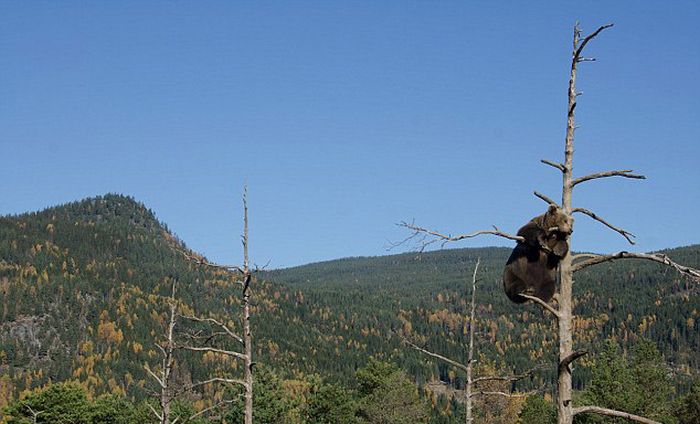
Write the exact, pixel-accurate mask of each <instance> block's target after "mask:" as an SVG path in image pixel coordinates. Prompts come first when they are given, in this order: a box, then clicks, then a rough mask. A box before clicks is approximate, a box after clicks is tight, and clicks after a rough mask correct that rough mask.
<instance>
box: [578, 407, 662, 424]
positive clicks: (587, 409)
mask: <svg viewBox="0 0 700 424" xmlns="http://www.w3.org/2000/svg"><path fill="white" fill-rule="evenodd" d="M572 413H573V415H578V414H586V413H593V414H600V415H607V416H609V417H622V418H627V419H628V420H632V421H636V422H638V423H644V424H661V423H660V422H658V421H654V420H650V419H649V418H644V417H640V416H639V415H634V414H630V413H628V412H622V411H616V410H614V409H607V408H601V407H600V406H580V407H578V408H574V409H573V410H572Z"/></svg>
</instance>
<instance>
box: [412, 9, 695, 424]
mask: <svg viewBox="0 0 700 424" xmlns="http://www.w3.org/2000/svg"><path fill="white" fill-rule="evenodd" d="M612 26H613V25H612V24H607V25H603V26H601V27H599V28H598V29H597V30H596V31H594V32H593V33H591V34H589V35H587V36H585V37H582V36H581V28H580V26H579V24H578V22H577V23H576V25H575V26H574V31H573V49H572V57H571V73H570V79H569V87H568V108H567V122H566V138H565V145H564V162H563V163H558V162H554V161H550V160H545V159H543V160H542V163H544V164H545V165H548V166H551V167H554V168H556V169H558V170H559V171H560V172H561V174H562V196H561V204H560V205H558V206H559V207H561V208H562V209H563V210H564V212H565V213H566V214H567V215H569V216H572V215H573V214H574V213H581V214H584V215H587V216H589V217H590V218H592V219H594V220H596V221H598V222H600V223H601V224H603V225H604V226H606V227H607V228H609V229H611V230H613V231H615V232H617V233H619V234H620V235H621V236H622V237H624V238H625V239H626V240H627V241H628V242H629V243H630V244H634V240H633V238H634V235H632V234H631V233H629V232H628V231H626V230H624V229H622V228H619V227H617V226H615V225H612V224H610V223H609V222H607V221H606V220H605V219H603V218H601V217H600V216H598V215H597V214H596V213H594V212H592V211H590V210H588V209H585V208H581V207H573V206H572V194H573V189H574V188H575V187H576V186H578V185H579V184H582V183H584V182H587V181H592V180H596V179H601V178H609V177H622V178H632V179H644V178H645V177H644V176H643V175H638V174H634V173H632V171H631V170H612V171H603V172H598V173H594V174H590V175H585V176H581V177H574V174H573V169H574V165H573V163H574V162H573V160H574V134H575V131H576V125H575V120H574V112H575V110H576V104H577V100H576V99H577V98H578V96H579V95H580V93H579V92H577V91H576V72H577V68H578V65H579V64H580V63H582V62H589V61H594V60H595V59H593V58H590V57H585V56H583V50H584V48H585V47H586V46H587V45H588V43H589V42H590V41H591V40H593V39H594V38H595V37H597V36H598V35H599V34H600V33H601V32H603V31H604V30H606V29H608V28H610V27H612ZM535 195H536V196H537V197H539V198H540V199H542V200H544V201H545V202H547V203H548V204H555V205H556V204H557V202H555V201H554V200H552V199H551V198H549V197H547V196H546V195H544V194H541V193H539V192H535ZM400 225H401V226H403V227H405V228H407V229H409V230H410V231H411V232H412V234H411V235H410V236H409V237H408V238H407V239H406V240H411V239H417V240H419V241H420V243H421V247H422V248H425V247H426V246H428V245H429V244H432V243H435V242H441V243H442V244H443V245H444V244H445V243H448V242H454V241H459V240H463V239H466V238H472V237H476V236H478V235H482V234H492V235H496V236H499V237H504V238H507V239H510V240H516V241H523V238H522V237H519V236H516V235H510V234H507V233H504V232H502V231H500V230H499V229H498V228H494V230H483V231H476V232H473V233H470V234H463V235H457V236H452V235H449V234H443V233H440V232H437V231H432V230H427V229H425V228H423V227H419V226H417V225H415V224H413V223H406V222H403V223H401V224H400ZM569 238H570V236H569ZM569 246H571V243H570V240H569ZM567 253H570V252H567ZM619 259H643V260H649V261H653V262H657V263H659V264H662V265H666V266H669V267H672V268H674V269H675V270H676V271H678V272H679V273H681V274H683V275H686V276H688V277H690V278H693V279H696V280H699V281H700V271H698V270H697V269H693V268H690V267H687V266H683V265H680V264H678V263H676V262H674V261H673V260H671V259H670V258H669V257H668V256H666V255H663V254H659V253H656V254H648V253H633V252H627V251H621V252H617V253H612V254H588V253H584V254H576V255H572V254H567V255H565V256H564V257H563V258H562V260H561V262H560V263H559V272H558V276H559V288H558V292H557V293H556V294H555V297H554V301H555V302H554V303H553V304H550V303H547V302H544V301H543V300H541V299H539V298H537V297H534V296H529V295H526V294H521V296H523V297H525V298H527V299H529V300H531V301H533V302H535V303H537V304H538V305H539V306H540V307H542V308H543V309H545V310H547V311H549V312H550V313H551V314H553V315H554V317H555V318H556V319H557V323H558V339H559V361H558V366H557V376H558V377H557V424H572V423H573V419H574V416H575V415H578V414H586V413H593V414H600V415H607V416H612V417H622V418H626V419H629V420H632V421H635V422H640V423H647V424H653V423H656V421H653V420H650V419H648V418H645V417H640V416H637V415H634V414H630V413H627V412H624V411H616V410H612V409H607V408H603V407H600V406H595V405H585V406H578V407H574V406H573V404H572V375H571V372H572V368H571V364H572V363H573V362H574V361H575V360H576V359H578V358H580V357H581V356H583V355H585V354H586V353H587V352H586V351H584V350H574V341H573V319H574V315H573V283H574V279H573V276H574V273H576V272H578V271H581V270H583V269H585V268H588V267H590V266H593V265H596V264H600V263H604V262H610V261H616V260H619Z"/></svg>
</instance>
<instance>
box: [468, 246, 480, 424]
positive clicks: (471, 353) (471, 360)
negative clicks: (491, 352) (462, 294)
mask: <svg viewBox="0 0 700 424" xmlns="http://www.w3.org/2000/svg"><path fill="white" fill-rule="evenodd" d="M479 262H481V259H477V261H476V266H475V267H474V274H473V276H472V303H471V312H470V313H469V353H468V354H467V388H466V394H465V396H466V404H465V409H466V423H467V424H473V423H474V417H473V416H472V384H473V381H472V364H473V363H474V316H475V312H476V273H477V271H478V270H479Z"/></svg>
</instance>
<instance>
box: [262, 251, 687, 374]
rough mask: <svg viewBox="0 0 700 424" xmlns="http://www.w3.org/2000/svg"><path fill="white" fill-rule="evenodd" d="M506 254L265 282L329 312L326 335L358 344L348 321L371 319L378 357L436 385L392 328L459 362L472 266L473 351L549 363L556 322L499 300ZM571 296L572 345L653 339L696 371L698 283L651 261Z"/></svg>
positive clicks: (623, 267) (320, 270)
mask: <svg viewBox="0 0 700 424" xmlns="http://www.w3.org/2000/svg"><path fill="white" fill-rule="evenodd" d="M664 253H665V254H667V255H669V256H670V257H671V258H673V259H674V260H677V261H678V262H679V263H683V264H687V265H689V266H694V267H699V266H700V245H694V246H688V247H682V248H677V249H670V250H666V251H664ZM509 254H510V249H507V248H479V249H454V250H441V251H436V252H428V253H420V254H417V253H405V254H399V255H391V256H383V257H372V258H346V259H339V260H334V261H327V262H321V263H316V264H309V265H304V266H300V267H294V268H289V269H283V270H276V271H272V272H269V273H268V274H267V275H266V277H267V278H269V279H271V280H273V281H278V282H282V283H284V284H285V285H288V286H289V287H290V288H292V289H297V288H298V289H299V290H301V291H303V292H304V294H305V296H306V300H307V302H309V303H310V304H314V305H316V306H317V307H318V308H320V309H322V310H325V311H326V314H325V315H324V317H323V318H322V319H316V317H315V316H312V317H311V319H316V321H315V323H314V324H313V325H314V326H316V327H320V328H323V329H324V332H327V333H338V332H340V334H341V335H342V336H343V337H345V338H350V339H354V338H355V337H356V336H355V335H354V333H353V331H352V328H353V327H352V326H350V327H349V329H348V330H345V328H346V326H347V325H346V324H345V322H346V321H347V317H352V318H353V319H354V320H356V321H363V320H367V319H368V318H369V317H372V318H373V323H374V327H373V328H374V329H375V330H378V331H377V334H376V340H375V343H384V344H388V346H387V347H385V348H384V350H383V351H384V352H392V353H391V354H390V355H393V356H396V357H397V359H398V360H400V361H403V362H404V363H406V364H407V366H408V367H409V368H410V369H411V370H412V372H413V373H414V374H416V375H418V376H419V377H420V378H419V379H422V378H433V377H435V375H434V374H433V375H432V376H431V375H424V374H423V372H424V370H425V368H424V367H423V365H422V358H416V357H413V356H412V355H411V354H406V353H405V352H404V351H401V350H400V346H399V344H398V343H397V342H396V340H395V339H396V338H394V340H392V339H391V334H392V330H393V331H396V332H399V333H402V332H404V330H405V332H406V334H410V335H411V336H412V337H413V338H415V339H417V340H421V341H424V342H425V343H426V345H427V346H428V347H430V348H431V349H433V350H435V351H439V352H442V353H445V354H448V355H450V356H451V357H453V358H464V357H465V355H466V352H465V350H464V348H463V346H465V345H466V336H465V331H464V330H465V328H466V326H467V325H468V323H467V322H466V319H465V315H466V310H467V309H466V299H468V289H467V283H468V280H469V279H470V277H471V272H472V270H473V266H474V264H475V262H476V260H477V258H481V267H480V272H479V280H480V282H479V285H478V288H477V290H478V292H477V302H478V303H479V309H478V316H479V318H478V319H479V320H480V321H479V323H478V330H479V336H478V338H477V343H478V344H479V350H480V351H481V352H482V353H484V354H485V356H486V357H487V358H488V359H490V360H495V361H496V362H497V363H500V364H501V365H502V366H506V367H507V366H515V367H516V368H524V367H527V366H529V365H531V364H532V363H534V362H539V361H542V360H543V359H544V360H552V359H553V358H554V355H555V352H556V343H555V342H556V341H555V339H554V335H555V334H556V325H555V323H554V322H552V321H551V320H550V318H549V317H547V316H545V315H543V313H542V312H541V311H540V310H539V309H538V308H536V307H535V306H533V305H528V306H522V305H515V304H513V303H511V302H510V301H508V299H507V298H506V296H505V295H504V293H503V290H502V286H501V273H502V270H503V265H504V264H505V261H506V259H507V258H508V255H509ZM574 293H575V296H576V299H577V300H576V306H575V313H576V314H577V319H576V329H577V333H578V336H577V337H576V339H575V340H576V341H577V344H578V346H580V347H591V346H592V347H593V348H594V350H595V347H596V345H598V344H600V343H601V342H602V341H603V340H604V339H605V338H606V337H614V338H616V339H618V340H619V341H621V342H622V343H623V344H626V343H628V342H631V341H634V339H635V338H636V337H637V336H639V335H641V336H644V337H647V338H650V339H652V340H654V341H655V342H656V343H657V344H658V345H659V348H660V349H661V351H662V352H663V353H664V354H665V355H666V357H667V360H669V361H670V362H671V363H673V364H676V365H677V366H678V368H679V370H681V373H685V374H697V373H698V368H699V367H700V353H698V352H700V328H699V324H697V320H698V319H699V318H700V317H699V314H700V286H699V285H698V284H697V283H692V282H690V281H688V280H687V279H685V278H682V277H680V276H679V275H678V274H677V273H676V272H675V271H674V270H672V269H670V268H666V267H662V266H659V265H657V264H654V263H651V262H647V261H639V260H622V261H618V262H615V263H608V264H601V265H598V266H597V267H593V268H591V269H589V270H586V271H584V272H582V273H580V274H577V275H576V284H575V288H574ZM307 322H308V321H307ZM407 323H410V324H407ZM362 331H365V332H367V329H362ZM371 337H372V336H371V334H370V335H369V336H368V337H365V338H364V339H365V340H372V339H371ZM370 345H371V343H370ZM389 346H391V349H389V348H388V347H389ZM377 350H380V349H377ZM585 363H586V362H585V361H584V364H585ZM442 371H444V369H443V370H442ZM440 377H442V378H444V377H445V375H440ZM577 377H578V378H579V384H583V383H585V381H587V379H588V377H589V375H588V373H587V372H585V371H584V372H579V373H578V374H577Z"/></svg>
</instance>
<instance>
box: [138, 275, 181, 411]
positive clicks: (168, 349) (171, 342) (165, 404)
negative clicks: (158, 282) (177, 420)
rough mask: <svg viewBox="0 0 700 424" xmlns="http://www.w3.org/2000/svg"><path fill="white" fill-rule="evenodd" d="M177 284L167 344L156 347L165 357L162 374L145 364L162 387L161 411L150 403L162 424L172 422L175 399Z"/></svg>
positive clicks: (172, 296) (169, 320)
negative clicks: (173, 383) (174, 367)
mask: <svg viewBox="0 0 700 424" xmlns="http://www.w3.org/2000/svg"><path fill="white" fill-rule="evenodd" d="M175 285H176V281H175V280H173V282H172V292H171V295H170V300H169V302H168V303H169V306H170V313H169V317H168V328H167V330H166V335H165V337H166V338H165V346H161V345H160V344H158V343H156V347H157V348H158V349H159V350H160V352H161V354H162V355H163V359H162V361H161V368H160V375H157V374H156V373H155V372H153V371H152V370H151V369H150V368H149V367H148V364H146V365H145V366H144V368H145V370H146V371H147V372H148V374H150V375H151V377H153V378H154V379H155V380H156V381H157V382H158V387H159V388H160V394H159V399H158V401H159V404H160V412H158V411H156V410H155V409H154V408H153V407H151V406H150V405H149V408H151V412H153V415H155V416H156V418H158V421H159V422H160V424H171V421H170V412H171V410H170V404H171V403H172V401H173V399H174V395H173V388H172V385H171V381H170V380H171V378H172V371H173V363H174V362H175V357H174V355H173V352H174V351H175V339H174V337H175V325H176V323H177V301H176V300H175Z"/></svg>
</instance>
